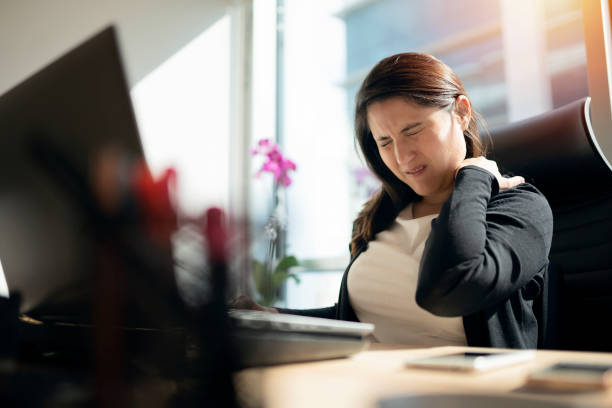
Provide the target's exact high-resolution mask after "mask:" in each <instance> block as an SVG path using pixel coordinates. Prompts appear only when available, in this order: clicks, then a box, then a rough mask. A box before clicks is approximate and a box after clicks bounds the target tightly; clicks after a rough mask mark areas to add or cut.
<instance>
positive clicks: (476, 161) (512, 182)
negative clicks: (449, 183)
mask: <svg viewBox="0 0 612 408" xmlns="http://www.w3.org/2000/svg"><path fill="white" fill-rule="evenodd" d="M465 166H478V167H480V168H482V169H485V170H487V171H488V172H489V173H491V174H493V176H495V178H496V179H497V182H498V184H499V189H500V190H507V189H509V188H513V187H516V186H518V185H519V184H522V183H524V182H525V179H524V178H523V177H521V176H515V177H507V178H506V177H504V176H502V175H501V173H500V172H499V169H498V168H497V163H496V162H495V161H493V160H488V159H486V158H485V157H483V156H479V157H471V158H469V159H465V160H463V161H462V162H461V163H460V164H459V167H458V168H457V171H459V169H460V168H462V167H465ZM455 174H456V172H455Z"/></svg>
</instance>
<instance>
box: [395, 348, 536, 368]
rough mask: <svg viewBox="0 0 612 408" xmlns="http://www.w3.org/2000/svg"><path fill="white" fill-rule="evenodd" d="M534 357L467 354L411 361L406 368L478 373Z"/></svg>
mask: <svg viewBox="0 0 612 408" xmlns="http://www.w3.org/2000/svg"><path fill="white" fill-rule="evenodd" d="M534 357H535V351H504V352H478V353H476V352H467V353H455V354H445V355H442V356H434V357H427V358H419V359H416V360H409V361H406V363H405V366H406V367H409V368H432V369H441V370H453V371H476V372H478V371H487V370H492V369H494V368H501V367H506V366H509V365H512V364H518V363H522V362H523V361H528V360H531V359H533V358H534Z"/></svg>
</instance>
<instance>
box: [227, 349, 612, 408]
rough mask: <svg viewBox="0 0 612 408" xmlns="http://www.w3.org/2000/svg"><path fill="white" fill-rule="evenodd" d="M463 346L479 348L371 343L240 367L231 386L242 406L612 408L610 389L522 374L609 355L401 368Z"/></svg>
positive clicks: (558, 354) (611, 359)
mask: <svg viewBox="0 0 612 408" xmlns="http://www.w3.org/2000/svg"><path fill="white" fill-rule="evenodd" d="M468 350H469V351H478V350H480V349H477V348H468V347H436V348H428V349H422V348H421V349H418V348H408V347H406V346H385V345H380V344H373V345H372V346H370V348H369V349H368V350H367V351H364V352H362V353H359V354H356V355H354V356H352V357H350V358H346V359H338V360H328V361H321V362H311V363H301V364H288V365H281V366H274V367H267V368H251V369H246V370H242V371H240V372H239V373H237V375H236V378H235V382H236V390H237V392H238V396H239V400H240V402H241V403H242V404H243V406H245V407H260V406H265V407H270V408H275V407H315V408H324V407H334V408H338V407H354V408H359V407H364V408H365V407H376V406H377V402H378V401H379V400H380V399H382V398H386V397H390V396H394V395H407V394H420V393H460V394H465V393H479V394H498V393H502V394H505V395H516V396H529V397H530V398H533V399H541V400H542V399H543V400H557V401H562V402H574V403H576V404H578V405H591V404H593V405H595V406H602V407H612V390H608V391H589V392H567V391H564V392H557V393H554V392H548V391H546V392H543V391H533V390H531V391H529V390H525V389H524V388H523V387H524V383H525V379H526V377H527V374H528V373H529V372H531V371H533V370H534V369H537V368H540V367H545V366H548V365H550V364H554V363H556V362H559V361H577V362H587V363H609V364H612V353H583V352H565V351H547V350H541V351H540V350H538V351H537V354H536V358H535V359H534V360H531V361H529V362H527V363H522V364H519V365H515V366H511V367H506V368H502V369H498V370H494V371H491V372H487V373H475V374H471V373H468V374H466V373H459V372H450V371H448V372H447V371H433V370H422V369H407V368H404V367H403V362H404V361H406V360H408V359H411V358H416V357H428V356H434V355H440V354H447V353H452V352H461V351H468ZM487 350H489V351H491V349H487ZM509 393H511V394H509Z"/></svg>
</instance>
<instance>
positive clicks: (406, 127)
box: [400, 122, 421, 133]
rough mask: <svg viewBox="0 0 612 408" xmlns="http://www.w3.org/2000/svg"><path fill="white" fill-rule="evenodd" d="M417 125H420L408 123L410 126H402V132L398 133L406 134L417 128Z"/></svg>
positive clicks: (418, 123)
mask: <svg viewBox="0 0 612 408" xmlns="http://www.w3.org/2000/svg"><path fill="white" fill-rule="evenodd" d="M419 125H421V122H416V123H410V124H408V125H406V126H404V127H403V128H402V130H401V131H400V133H404V132H406V131H408V130H411V129H414V128H415V127H417V126H419Z"/></svg>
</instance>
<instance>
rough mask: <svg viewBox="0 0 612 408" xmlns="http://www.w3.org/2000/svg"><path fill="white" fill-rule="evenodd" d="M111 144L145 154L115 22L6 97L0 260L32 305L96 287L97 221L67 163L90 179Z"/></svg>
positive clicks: (0, 157)
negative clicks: (98, 157)
mask: <svg viewBox="0 0 612 408" xmlns="http://www.w3.org/2000/svg"><path fill="white" fill-rule="evenodd" d="M108 146H113V147H115V148H120V149H122V150H123V151H125V152H128V154H130V155H134V156H136V157H142V158H143V159H144V156H143V152H142V147H141V144H140V139H139V136H138V130H137V125H136V120H135V116H134V113H133V109H132V105H131V100H130V95H129V90H128V87H127V82H126V77H125V75H124V71H123V68H122V64H121V58H120V52H119V48H118V42H117V36H116V33H115V30H114V28H112V27H109V28H107V29H105V30H103V31H102V32H100V33H99V34H97V35H95V36H93V37H92V38H90V39H89V40H87V41H85V42H83V43H82V44H81V45H79V46H78V47H76V48H75V49H73V50H72V51H70V52H68V53H67V54H65V55H64V56H62V57H60V58H59V59H57V60H56V61H55V62H53V63H51V64H50V65H48V66H47V67H45V68H43V69H42V70H41V71H39V72H38V73H36V74H34V75H33V76H31V77H30V78H28V79H26V80H25V81H23V82H22V83H20V84H19V85H17V86H16V87H14V88H13V89H11V90H10V91H8V92H7V93H5V94H4V95H2V96H1V97H0V260H1V262H2V270H3V271H4V275H5V277H6V283H7V284H8V290H9V292H10V293H11V294H12V293H15V292H20V294H21V296H22V305H21V310H22V311H23V312H27V311H31V310H41V309H43V310H44V308H45V307H51V306H50V305H54V306H53V307H58V305H61V304H66V305H69V304H73V302H74V301H78V300H79V298H85V297H88V296H90V291H91V286H92V285H91V280H92V276H93V273H94V271H95V268H96V265H95V259H96V257H95V256H94V255H95V254H94V252H95V250H96V249H95V242H94V237H93V234H92V226H91V225H89V222H90V221H89V218H88V217H87V214H84V210H83V208H84V206H83V202H79V200H83V199H84V196H83V195H81V196H79V194H78V192H79V189H80V188H82V187H83V186H80V185H79V184H78V183H75V180H74V177H72V178H71V177H66V176H67V174H66V172H67V171H68V172H72V173H73V175H74V174H77V175H79V178H80V179H82V180H87V179H88V178H89V177H90V172H91V163H92V160H93V158H94V155H95V154H96V152H98V151H100V149H103V148H105V147H108ZM67 163H68V164H69V165H70V169H67V168H65V165H66V164H67ZM75 193H76V194H75ZM2 270H0V273H1V271H2ZM0 278H1V277H0ZM2 280H3V279H0V282H1V281H2ZM58 310H59V311H61V306H59V309H57V310H56V312H57V311H58Z"/></svg>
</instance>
